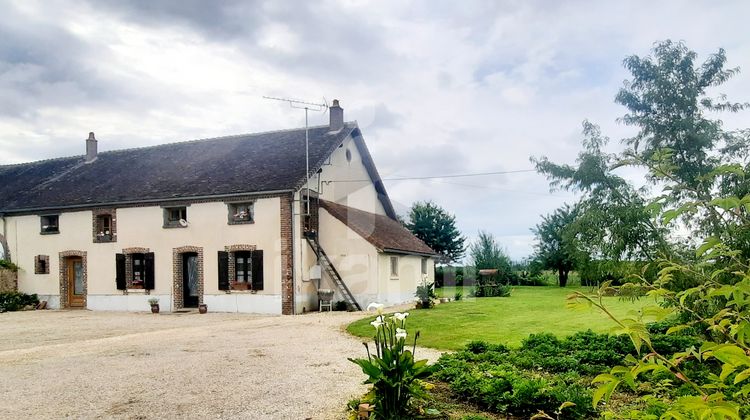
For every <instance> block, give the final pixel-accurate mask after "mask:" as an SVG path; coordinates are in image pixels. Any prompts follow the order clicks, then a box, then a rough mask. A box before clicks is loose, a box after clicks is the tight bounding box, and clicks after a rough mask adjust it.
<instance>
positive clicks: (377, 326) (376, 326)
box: [370, 317, 383, 329]
mask: <svg viewBox="0 0 750 420" xmlns="http://www.w3.org/2000/svg"><path fill="white" fill-rule="evenodd" d="M378 318H380V317H378ZM370 325H372V326H373V327H375V329H378V328H380V326H381V325H383V322H382V321H379V320H377V319H376V320H375V321H372V322H371V323H370Z"/></svg>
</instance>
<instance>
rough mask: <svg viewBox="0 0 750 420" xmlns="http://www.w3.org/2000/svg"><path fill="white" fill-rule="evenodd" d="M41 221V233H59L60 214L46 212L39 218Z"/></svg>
mask: <svg viewBox="0 0 750 420" xmlns="http://www.w3.org/2000/svg"><path fill="white" fill-rule="evenodd" d="M39 219H40V220H41V223H42V230H41V232H40V233H41V234H42V235H47V234H51V233H60V215H57V214H48V215H45V216H41V217H40V218H39Z"/></svg>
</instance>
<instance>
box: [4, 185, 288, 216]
mask: <svg viewBox="0 0 750 420" xmlns="http://www.w3.org/2000/svg"><path fill="white" fill-rule="evenodd" d="M290 192H291V193H293V192H294V190H272V191H256V192H243V193H232V194H217V195H199V196H190V197H171V198H149V199H145V200H126V201H111V202H104V203H87V204H71V205H68V206H56V207H30V208H25V209H17V210H0V214H2V217H5V216H6V215H7V214H8V213H10V214H15V213H19V214H20V213H36V212H41V211H52V210H76V209H87V208H94V207H117V206H123V205H124V206H129V205H137V204H148V203H165V202H175V201H177V202H186V201H192V200H207V199H222V198H233V197H246V196H253V195H276V194H283V193H290ZM3 211H4V212H5V213H2V212H3Z"/></svg>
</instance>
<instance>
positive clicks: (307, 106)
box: [263, 96, 328, 216]
mask: <svg viewBox="0 0 750 420" xmlns="http://www.w3.org/2000/svg"><path fill="white" fill-rule="evenodd" d="M263 98H264V99H271V100H274V101H281V102H286V103H288V104H289V106H290V107H292V108H295V109H304V110H305V180H306V183H307V186H306V187H305V188H306V189H307V194H305V216H309V215H310V133H309V128H308V122H307V114H308V112H309V111H310V110H313V111H316V112H325V111H326V110H327V109H328V102H327V101H326V100H325V98H323V103H322V104H317V103H314V102H305V101H300V100H297V99H289V98H276V97H273V96H263Z"/></svg>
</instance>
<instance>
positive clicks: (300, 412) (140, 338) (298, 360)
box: [0, 311, 439, 419]
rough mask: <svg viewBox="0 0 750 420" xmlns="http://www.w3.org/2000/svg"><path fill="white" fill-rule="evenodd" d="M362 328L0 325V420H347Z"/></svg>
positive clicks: (332, 317) (229, 319) (194, 323)
mask: <svg viewBox="0 0 750 420" xmlns="http://www.w3.org/2000/svg"><path fill="white" fill-rule="evenodd" d="M362 316H363V314H362V313H341V312H339V313H336V312H334V313H322V314H317V313H316V314H308V315H301V316H278V317H262V316H252V315H242V314H213V313H209V314H206V315H198V314H197V313H188V314H160V315H152V314H147V313H114V312H89V311H35V312H15V313H6V314H0V401H1V402H2V403H0V418H59V417H72V418H128V419H145V418H244V419H247V418H249V419H256V418H257V419H307V418H313V419H340V418H345V417H346V415H345V413H344V406H345V404H346V402H347V401H348V400H349V399H351V398H352V397H355V396H359V395H362V394H363V393H364V392H365V391H366V387H365V386H364V385H362V381H363V380H364V375H363V374H362V372H361V370H360V369H359V368H358V367H357V366H356V365H354V364H353V363H351V362H349V361H348V360H347V357H362V356H363V355H364V348H363V347H362V343H361V340H360V339H358V338H355V337H351V336H349V335H348V334H346V332H344V331H343V328H344V327H345V326H346V324H348V323H349V322H352V321H354V320H355V319H358V318H361V317H362ZM438 356H439V353H438V352H437V351H434V350H429V349H417V357H418V358H429V359H430V360H435V359H437V357H438Z"/></svg>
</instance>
